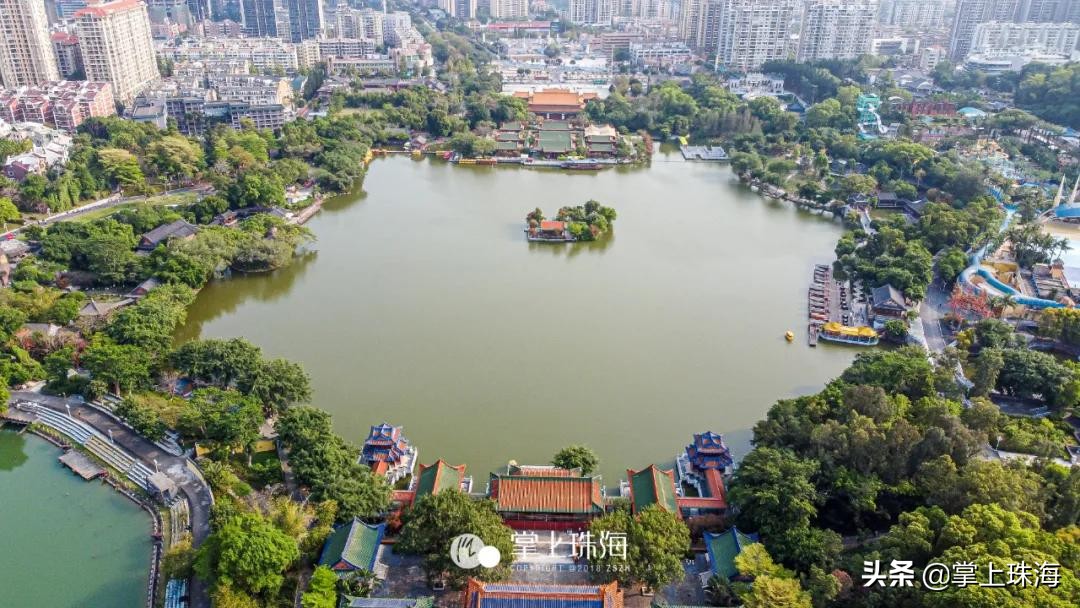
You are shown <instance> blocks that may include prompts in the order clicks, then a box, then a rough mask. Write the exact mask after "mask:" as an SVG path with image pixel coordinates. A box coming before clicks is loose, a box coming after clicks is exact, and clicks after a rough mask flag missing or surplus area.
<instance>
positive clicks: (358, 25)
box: [334, 4, 385, 44]
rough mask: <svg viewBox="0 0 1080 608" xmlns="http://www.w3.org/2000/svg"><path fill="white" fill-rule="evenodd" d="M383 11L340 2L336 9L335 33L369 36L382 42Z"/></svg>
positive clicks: (378, 42)
mask: <svg viewBox="0 0 1080 608" xmlns="http://www.w3.org/2000/svg"><path fill="white" fill-rule="evenodd" d="M384 23H385V20H384V17H383V13H381V12H379V11H376V10H372V9H370V8H352V7H349V6H348V5H345V4H339V5H338V6H337V9H335V11H334V33H335V34H336V35H337V36H338V37H339V38H369V39H371V40H374V41H375V42H376V44H382V42H383V37H384V34H383V31H384V27H383V26H384Z"/></svg>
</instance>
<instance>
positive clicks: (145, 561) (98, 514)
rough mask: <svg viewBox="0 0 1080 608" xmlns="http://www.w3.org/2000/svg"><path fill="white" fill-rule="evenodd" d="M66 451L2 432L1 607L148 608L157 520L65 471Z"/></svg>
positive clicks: (111, 492) (101, 486)
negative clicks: (153, 528)
mask: <svg viewBox="0 0 1080 608" xmlns="http://www.w3.org/2000/svg"><path fill="white" fill-rule="evenodd" d="M59 456H60V450H59V449H57V448H56V447H54V446H52V445H50V444H49V443H48V442H46V441H45V440H43V439H41V438H39V437H35V436H33V435H30V434H24V435H19V434H17V433H15V432H14V431H10V430H0V539H3V550H2V551H0V594H3V599H2V600H0V605H3V606H12V607H15V606H20V607H25V608H35V607H39V606H40V607H42V608H45V607H48V608H86V607H105V606H109V607H115V608H127V607H132V608H134V607H138V606H143V605H145V603H146V578H147V576H148V575H149V567H150V564H149V558H150V521H149V519H148V517H147V515H146V513H145V512H143V511H142V509H140V508H139V507H137V506H136V505H135V504H134V503H132V502H131V501H129V500H128V499H126V498H124V497H123V496H121V495H119V494H117V493H116V492H115V491H114V490H113V489H112V488H110V487H108V486H106V485H104V484H102V483H100V482H96V481H92V482H85V481H83V480H82V479H80V478H78V477H76V476H75V475H74V474H72V473H71V471H69V470H67V469H65V468H63V467H62V466H61V465H60V463H59V462H57V458H58V457H59Z"/></svg>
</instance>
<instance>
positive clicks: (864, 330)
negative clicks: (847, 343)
mask: <svg viewBox="0 0 1080 608" xmlns="http://www.w3.org/2000/svg"><path fill="white" fill-rule="evenodd" d="M821 329H822V330H823V331H826V332H828V333H831V334H839V335H841V336H853V337H859V338H876V337H877V332H876V331H874V329H873V328H872V327H866V326H862V327H850V326H848V325H843V324H841V323H837V322H836V321H830V322H828V323H826V324H825V325H823V326H822V327H821Z"/></svg>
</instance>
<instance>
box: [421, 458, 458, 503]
mask: <svg viewBox="0 0 1080 608" xmlns="http://www.w3.org/2000/svg"><path fill="white" fill-rule="evenodd" d="M464 477H465V465H458V466H456V467H454V466H450V465H448V464H446V461H444V460H441V459H440V460H436V461H435V464H432V465H428V466H424V465H420V474H419V475H417V480H416V500H420V497H421V496H427V495H428V494H438V493H439V492H441V491H443V490H459V489H461V480H462V479H463V478H464Z"/></svg>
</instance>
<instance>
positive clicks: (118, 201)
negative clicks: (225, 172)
mask: <svg viewBox="0 0 1080 608" xmlns="http://www.w3.org/2000/svg"><path fill="white" fill-rule="evenodd" d="M206 187H207V185H206V184H194V185H192V186H185V187H183V188H177V189H175V190H166V191H165V192H162V193H160V194H155V195H154V196H168V195H171V194H184V193H186V192H202V191H203V189H204V188H206ZM147 198H149V197H147V196H144V195H139V196H117V195H113V196H110V197H109V198H104V199H101V200H98V201H95V202H93V203H87V204H85V205H83V206H81V207H75V208H74V209H69V210H67V211H62V212H60V213H54V214H52V215H50V216H49V217H46V218H44V219H42V220H41V221H39V222H37V223H36V224H27V225H25V226H20V227H19V228H15V229H13V230H10V231H8V232H6V233H5V234H4V236H7V235H9V234H10V235H15V234H18V233H19V232H20V231H21V230H23V229H25V228H28V227H29V226H48V225H49V224H54V223H56V222H62V221H65V220H70V219H74V218H77V217H79V216H80V215H83V214H85V213H89V212H91V211H97V210H98V209H109V208H112V207H118V206H120V205H126V204H128V203H137V202H139V201H144V200H146V199H147Z"/></svg>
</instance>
